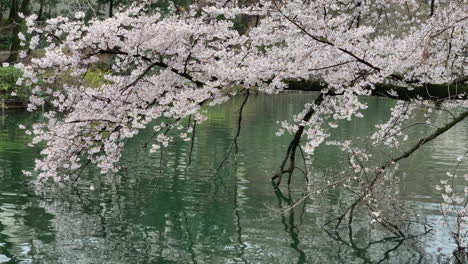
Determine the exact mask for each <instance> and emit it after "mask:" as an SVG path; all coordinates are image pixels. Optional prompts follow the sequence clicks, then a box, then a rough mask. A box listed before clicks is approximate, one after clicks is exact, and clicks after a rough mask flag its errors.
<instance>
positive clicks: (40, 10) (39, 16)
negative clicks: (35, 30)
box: [37, 0, 44, 21]
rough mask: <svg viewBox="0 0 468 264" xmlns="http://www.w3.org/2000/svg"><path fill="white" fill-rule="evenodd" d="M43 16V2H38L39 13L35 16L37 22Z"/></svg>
mask: <svg viewBox="0 0 468 264" xmlns="http://www.w3.org/2000/svg"><path fill="white" fill-rule="evenodd" d="M43 15H44V0H41V1H40V2H39V13H38V14H37V20H38V21H42V16H43Z"/></svg>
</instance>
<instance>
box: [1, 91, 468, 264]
mask: <svg viewBox="0 0 468 264" xmlns="http://www.w3.org/2000/svg"><path fill="white" fill-rule="evenodd" d="M314 97H315V95H314V94H313V93H305V92H304V93H300V92H295V93H283V94H279V95H274V96H263V95H257V96H255V95H252V96H251V97H250V98H249V100H248V102H247V105H246V106H245V110H244V114H243V119H242V130H241V136H240V137H239V140H238V143H239V152H238V154H237V155H234V154H232V153H231V155H228V158H226V154H227V152H228V149H229V147H230V146H231V144H232V140H233V137H234V136H235V133H236V129H237V121H238V120H237V118H238V110H239V107H240V105H241V103H242V100H243V98H235V99H234V100H232V101H230V102H228V103H226V104H225V105H223V106H218V107H213V108H210V109H209V110H208V112H207V116H208V117H209V120H208V121H206V122H205V123H203V124H202V125H200V126H198V127H197V129H196V137H195V140H194V144H193V152H192V156H191V157H189V155H188V152H189V151H188V150H189V149H190V146H191V143H190V142H188V143H186V142H185V143H182V142H180V143H176V144H175V145H174V146H173V147H171V148H169V149H167V150H165V151H164V152H163V154H162V155H161V154H158V153H156V154H149V153H148V151H147V150H143V149H142V147H141V146H142V145H143V144H144V143H145V142H146V141H147V140H148V138H150V137H151V135H152V134H151V129H147V130H145V131H142V132H141V133H140V134H139V135H138V136H137V138H135V139H132V140H130V141H129V142H128V145H127V149H126V152H125V155H124V159H123V161H122V167H123V169H122V171H121V172H119V174H118V175H107V176H101V175H99V174H98V173H97V172H96V171H95V170H94V169H93V168H89V169H88V170H87V171H86V173H85V175H83V177H82V179H83V181H82V182H81V183H80V185H79V186H77V188H76V189H73V190H67V191H66V192H65V191H57V190H48V189H46V190H42V192H41V194H40V195H38V192H37V191H35V187H34V186H33V185H32V184H31V183H32V178H29V177H26V176H23V175H22V173H21V171H22V170H27V169H30V168H31V167H32V165H33V163H34V159H35V158H37V157H38V153H39V150H38V149H37V148H30V147H27V146H26V145H27V143H28V142H29V140H30V138H29V136H27V135H25V134H24V131H23V130H20V129H19V128H18V124H20V123H21V124H30V123H32V122H34V121H36V120H40V118H41V115H40V114H39V113H34V114H31V113H27V112H23V111H7V112H5V113H4V114H3V116H2V119H1V120H0V263H379V262H380V263H450V261H452V260H451V259H450V257H451V252H452V250H453V249H454V243H453V241H452V240H451V238H450V235H449V231H448V229H447V228H445V225H444V224H443V222H441V221H440V220H441V219H442V217H441V213H440V205H439V202H440V201H441V197H440V193H438V192H437V191H436V190H435V185H436V184H440V183H439V180H440V178H441V177H442V178H445V174H446V172H447V171H448V170H450V169H451V168H453V167H454V165H455V164H456V157H458V156H460V155H461V154H463V153H464V152H465V151H466V150H467V148H468V143H467V142H468V122H466V121H467V120H465V121H464V122H463V123H461V124H459V125H457V126H456V127H454V128H453V129H452V130H450V131H449V132H447V133H446V134H444V135H442V136H441V137H440V138H438V139H436V140H435V141H433V142H431V143H430V144H428V145H427V146H424V147H423V148H422V149H421V150H420V151H419V152H418V153H417V154H416V155H414V156H412V157H411V158H410V159H408V160H406V161H404V162H403V163H402V166H401V168H400V170H399V171H398V172H397V174H398V175H399V179H400V181H399V182H398V184H397V185H396V187H395V186H394V187H392V188H396V189H395V192H394V197H393V198H395V199H396V200H398V201H401V202H404V203H405V204H406V205H407V209H408V211H410V212H411V213H414V214H418V215H420V217H421V218H423V219H424V220H425V221H428V222H429V223H430V224H431V225H432V228H433V231H432V232H431V233H429V234H428V235H426V236H421V237H418V238H417V239H409V240H404V241H401V240H398V239H388V240H385V239H384V238H388V237H392V234H391V233H389V232H388V231H386V230H384V229H382V228H380V227H379V226H378V225H376V224H371V223H370V219H369V218H368V217H366V214H367V213H363V214H362V216H359V215H356V216H355V217H356V219H355V220H354V222H353V228H344V229H340V230H338V231H337V234H339V235H338V236H336V235H334V234H335V233H334V232H331V233H330V232H329V233H327V232H325V231H324V230H323V229H322V226H323V224H324V223H325V222H326V221H327V220H329V219H332V218H334V217H336V216H338V215H339V212H340V211H339V208H340V206H341V207H344V205H342V204H341V203H345V202H346V201H348V202H349V201H351V200H352V199H354V198H352V196H351V194H350V193H347V192H345V191H343V190H338V189H337V190H336V191H330V192H328V193H327V194H325V195H323V197H321V198H320V199H319V200H318V199H317V198H316V197H312V196H311V197H310V198H304V199H303V197H304V195H305V194H306V192H307V188H305V187H304V186H306V184H305V182H304V177H303V176H302V175H301V174H300V172H298V173H297V174H295V175H294V178H293V185H292V187H291V189H290V191H288V189H287V188H286V187H283V188H282V193H278V192H274V191H273V188H272V186H271V183H270V177H271V176H272V175H273V173H274V171H275V170H276V169H277V168H278V166H279V164H280V161H281V159H282V157H283V155H284V153H285V149H286V148H287V144H288V142H289V140H290V136H288V135H284V136H281V137H277V136H275V132H276V131H277V129H278V124H277V123H276V121H277V120H285V119H290V117H291V115H292V114H294V113H297V112H298V111H300V110H301V108H302V105H303V103H305V102H310V101H311V100H313V99H314ZM368 103H369V109H367V110H366V113H365V114H366V115H367V116H366V118H365V119H359V120H354V121H351V122H346V123H343V124H342V126H340V128H338V129H336V130H334V131H332V132H331V133H332V137H334V138H336V139H346V138H356V137H362V138H366V137H367V135H368V134H369V131H372V130H373V129H374V126H375V125H376V124H378V123H379V122H382V121H385V120H387V118H388V117H389V110H388V109H389V107H391V106H392V105H393V103H394V102H392V101H389V100H385V99H381V98H372V99H369V101H368ZM444 118H447V117H444V116H441V117H440V121H441V122H442V121H444ZM345 159H346V157H345V156H343V155H342V154H339V152H337V151H336V150H335V149H333V148H332V147H330V146H325V147H321V148H320V149H319V150H318V151H317V153H316V155H315V156H314V157H313V159H312V166H311V167H310V168H309V169H310V171H309V175H310V177H311V178H312V177H316V178H317V177H318V178H320V177H321V178H324V179H325V180H326V177H329V175H331V174H333V172H334V170H335V169H337V168H338V167H339V166H341V165H340V164H342V163H343V160H344V161H345ZM224 160H225V161H224ZM223 161H224V162H223ZM221 163H223V165H222V166H221V168H219V169H218V167H220V164H221ZM463 170H464V171H465V172H468V164H467V162H464V163H462V164H461V167H459V171H463ZM463 184H464V183H462V185H458V186H457V188H456V189H457V190H458V191H459V190H463V188H464V187H465V186H463ZM301 199H302V201H301ZM340 201H341V202H340ZM295 203H297V205H296V206H295V208H294V209H292V210H287V211H281V210H282V209H283V210H285V209H287V208H288V207H289V206H290V205H292V204H295ZM362 212H366V211H362ZM449 221H450V220H449ZM419 229H420V228H419ZM417 230H418V227H416V228H414V231H417ZM350 238H351V239H350Z"/></svg>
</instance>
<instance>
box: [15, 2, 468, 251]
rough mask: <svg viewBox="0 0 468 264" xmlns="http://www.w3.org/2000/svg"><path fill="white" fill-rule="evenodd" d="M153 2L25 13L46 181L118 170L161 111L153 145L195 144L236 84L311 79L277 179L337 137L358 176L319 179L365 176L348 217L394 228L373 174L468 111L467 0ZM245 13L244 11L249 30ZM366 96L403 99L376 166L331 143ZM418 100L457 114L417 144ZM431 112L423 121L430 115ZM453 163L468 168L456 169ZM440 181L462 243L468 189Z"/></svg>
mask: <svg viewBox="0 0 468 264" xmlns="http://www.w3.org/2000/svg"><path fill="white" fill-rule="evenodd" d="M152 4H153V3H151V2H149V1H143V2H142V3H138V4H133V5H131V6H129V7H128V8H125V9H123V8H119V9H118V12H115V13H111V17H110V18H106V19H98V18H93V19H91V20H85V13H84V12H77V13H75V14H74V16H73V17H57V18H53V19H49V20H47V21H46V22H45V24H37V23H36V19H37V16H35V15H33V16H30V17H28V18H27V19H26V23H27V26H28V30H27V33H25V34H21V33H20V35H19V39H20V40H22V44H21V45H23V46H26V47H29V49H36V48H38V46H39V45H40V46H43V47H44V55H43V56H38V57H35V58H32V59H30V60H29V61H28V62H27V63H19V64H17V65H16V67H18V68H20V69H21V70H22V71H23V72H24V78H22V79H20V80H19V82H18V84H21V83H25V84H27V85H29V86H31V87H32V88H33V96H32V97H31V103H30V105H29V109H30V110H35V109H38V108H40V107H42V106H43V105H44V104H48V105H49V108H48V109H49V110H48V111H47V113H46V114H45V117H46V121H45V122H43V123H40V124H36V125H34V126H33V127H32V129H31V133H33V134H34V140H33V143H34V144H38V143H41V142H45V143H46V147H45V148H44V150H43V151H42V155H43V158H42V159H41V160H37V162H36V167H35V169H36V171H37V172H38V181H39V182H44V181H47V180H49V179H50V180H52V181H55V182H70V181H71V182H73V181H77V180H78V179H79V175H80V172H81V170H82V168H83V166H87V165H88V164H91V163H93V164H96V166H97V167H98V168H99V169H100V170H101V172H102V173H112V172H116V171H117V170H118V169H119V166H118V162H119V159H120V157H121V152H122V149H123V148H124V143H125V140H126V139H128V138H131V137H134V136H135V135H136V134H137V133H138V131H139V130H140V129H142V128H144V127H146V126H148V124H150V123H151V122H152V121H153V120H164V122H158V123H157V124H156V125H154V131H155V134H154V136H153V137H152V139H151V143H150V145H151V151H162V148H164V147H165V146H168V145H169V144H171V143H172V142H174V141H175V140H177V138H181V139H182V140H185V141H190V138H191V136H190V135H191V134H192V133H195V125H196V124H197V123H199V122H202V121H203V120H205V117H204V116H203V115H202V114H201V113H200V109H201V108H202V107H203V106H204V105H215V104H220V103H223V102H225V101H226V100H229V98H230V97H232V96H234V95H236V94H247V96H248V94H250V93H267V94H272V93H278V92H280V91H282V90H284V89H309V90H314V91H317V92H318V96H317V98H316V100H315V101H313V102H310V103H309V104H307V105H305V106H304V110H303V111H302V112H301V113H298V114H297V115H296V116H295V117H294V122H292V123H290V122H285V121H284V122H281V123H280V127H279V128H278V134H282V133H290V134H292V135H293V137H292V140H291V144H290V145H289V148H288V149H287V150H285V151H286V153H285V154H286V155H285V159H284V162H283V163H282V164H279V170H278V173H277V174H275V175H273V180H274V185H276V186H278V185H279V184H280V182H281V178H282V176H283V175H284V174H286V175H289V177H291V174H292V173H293V171H294V170H295V168H296V163H295V160H296V156H298V155H299V154H298V152H299V151H297V150H298V149H299V150H300V152H301V153H302V154H304V157H306V156H307V155H309V156H311V155H314V151H315V149H316V148H317V147H318V146H319V145H321V144H329V145H336V146H337V147H339V148H340V149H341V150H342V151H344V152H346V153H347V154H348V156H349V167H350V174H347V176H346V177H344V178H343V179H341V180H339V181H336V182H331V183H328V184H325V186H322V187H324V188H325V187H330V186H337V185H341V184H348V185H353V184H354V185H357V186H360V190H361V191H360V192H359V193H360V195H358V198H357V200H356V203H354V204H352V205H351V207H350V208H351V209H350V210H347V211H346V212H345V214H346V213H348V212H349V211H352V208H354V207H355V206H356V205H357V204H358V203H364V204H366V205H367V206H368V207H369V208H371V210H372V211H374V213H375V214H374V217H375V219H376V221H379V222H381V223H382V224H383V225H386V227H387V228H389V229H392V226H391V224H390V223H386V222H385V219H384V218H383V217H380V215H379V214H378V213H376V212H377V211H378V210H377V209H375V207H374V205H373V203H374V202H375V201H373V199H372V190H373V189H374V188H375V186H376V183H378V182H379V181H381V180H382V178H384V175H385V173H386V172H387V171H389V170H390V169H392V168H395V166H396V165H395V164H397V163H398V161H400V160H402V159H404V158H406V157H408V156H410V155H411V154H412V153H413V152H415V151H416V150H417V149H418V148H419V147H421V146H422V145H424V144H426V143H428V142H430V141H431V140H433V139H434V138H436V137H437V136H439V135H441V134H442V133H444V132H445V131H447V130H449V129H450V128H452V127H453V126H455V125H456V124H457V123H458V122H461V121H462V120H464V119H465V118H466V117H467V116H468V109H467V108H468V103H467V101H466V99H467V95H468V93H467V92H468V90H467V73H468V72H467V67H466V66H467V65H466V61H467V56H468V50H467V43H468V41H467V40H468V33H467V25H468V16H467V8H468V5H467V2H466V1H465V0H452V1H430V2H429V3H427V1H417V0H391V1H387V0H386V1H381V0H373V1H364V0H346V1H341V2H338V1H329V0H318V1H304V0H285V1H277V0H274V1H263V0H260V1H255V2H254V3H238V2H237V1H229V0H226V1H204V2H203V3H202V2H200V3H195V4H194V5H192V6H189V7H187V8H183V7H180V6H179V7H178V8H176V7H174V6H172V7H169V11H168V12H170V13H171V15H166V13H164V12H162V11H161V10H160V9H157V8H154V6H152ZM165 12H166V11H165ZM240 18H243V19H244V21H247V23H246V26H245V27H244V28H243V29H242V30H239V27H236V25H237V24H236V23H238V22H239V19H240ZM20 55H21V56H23V57H25V56H26V51H22V54H20ZM99 65H101V66H99ZM102 65H106V67H107V68H105V69H104V70H103V76H102V77H103V78H104V79H105V81H104V82H103V84H102V85H101V86H100V87H90V86H89V85H86V83H85V81H84V80H85V77H86V75H87V73H88V72H89V71H90V70H91V69H93V68H95V67H104V66H102ZM66 76H71V77H72V78H65V77H66ZM365 96H385V97H389V98H393V99H396V100H398V102H397V103H396V105H395V106H394V107H393V108H392V115H391V118H390V119H389V120H387V121H385V122H383V123H382V124H380V125H378V126H377V128H376V131H375V132H374V133H373V134H372V135H369V139H370V141H371V142H370V145H371V146H372V147H373V148H386V149H389V151H388V152H387V153H386V155H385V157H386V159H384V158H381V159H380V161H381V162H380V165H376V163H375V162H372V163H371V162H369V161H370V160H371V159H373V157H372V156H371V155H369V154H368V151H367V150H366V149H364V148H361V147H359V146H355V145H353V144H352V140H345V141H341V142H338V141H329V140H327V138H328V137H329V134H330V133H329V131H330V130H332V129H336V127H338V126H339V124H340V122H341V120H350V119H351V118H353V117H362V110H363V109H365V108H366V103H365V102H364V101H363V100H362V98H363V97H365ZM419 106H423V108H424V109H425V111H427V112H432V111H440V112H450V115H451V116H452V119H451V120H448V121H447V122H446V123H445V124H443V125H439V126H438V127H436V128H434V129H433V131H432V133H430V134H428V135H425V136H424V137H421V138H420V139H419V140H416V143H415V144H414V145H413V146H410V147H407V144H406V145H404V144H402V142H404V141H406V140H407V138H408V135H407V127H405V124H406V123H407V122H408V120H411V118H412V116H413V115H414V114H415V113H416V112H417V111H415V109H416V108H417V107H419ZM425 118H426V120H425V121H424V122H423V124H422V126H424V125H426V126H430V125H431V126H433V124H432V120H431V118H430V116H429V115H426V116H425ZM187 123H188V125H187ZM152 124H154V123H152ZM174 131H176V132H174ZM170 132H171V133H170ZM402 145H404V146H405V148H403V149H402ZM392 149H393V150H392ZM465 157H466V155H464V156H462V157H460V160H463V159H464V158H465ZM382 160H384V162H382ZM371 164H372V165H371ZM457 173H458V174H459V175H458V176H459V177H463V174H461V172H457V171H455V172H452V174H451V176H452V177H453V176H455V175H456V174H457ZM364 175H365V179H366V180H364ZM270 176H271V175H270ZM449 176H450V175H449ZM441 177H442V178H443V177H445V176H441ZM465 177H467V176H466V175H465ZM444 188H445V192H444V195H445V196H444V200H445V205H446V206H445V208H446V211H447V212H449V211H450V210H452V212H455V213H457V215H458V216H459V220H460V223H461V224H460V225H459V227H458V233H457V234H458V235H459V236H458V238H457V239H458V240H457V241H458V242H459V247H460V248H463V247H465V246H466V240H465V239H466V233H464V236H463V237H461V236H460V232H462V233H463V230H466V224H467V218H468V215H467V208H466V200H467V199H466V193H465V194H464V193H461V194H459V193H455V192H453V191H452V190H451V188H452V187H451V186H450V185H449V184H446V185H445V187H444ZM458 205H464V206H462V208H461V209H460V207H459V206H458ZM450 208H452V209H450ZM340 221H341V220H340ZM393 231H394V232H397V231H395V230H393Z"/></svg>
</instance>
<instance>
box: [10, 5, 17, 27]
mask: <svg viewBox="0 0 468 264" xmlns="http://www.w3.org/2000/svg"><path fill="white" fill-rule="evenodd" d="M17 20H18V1H17V0H11V6H10V13H9V15H8V23H9V24H13V23H14V22H15V21H17Z"/></svg>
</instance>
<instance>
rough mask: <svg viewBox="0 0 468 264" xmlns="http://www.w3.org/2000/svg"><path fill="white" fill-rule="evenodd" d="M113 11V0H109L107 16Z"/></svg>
mask: <svg viewBox="0 0 468 264" xmlns="http://www.w3.org/2000/svg"><path fill="white" fill-rule="evenodd" d="M113 11H114V0H109V17H113V16H114V14H113Z"/></svg>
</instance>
